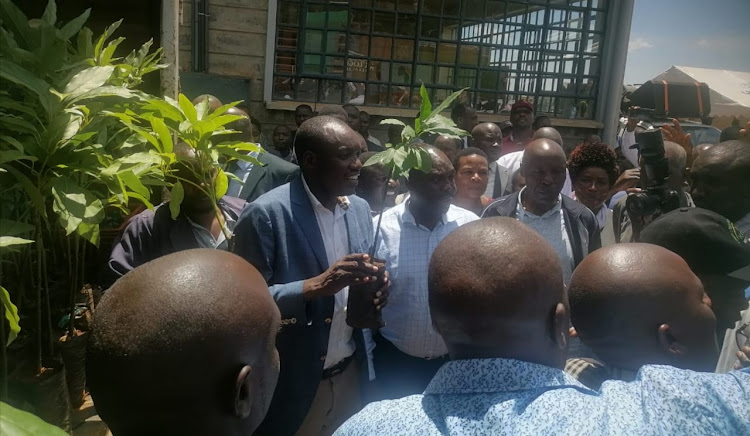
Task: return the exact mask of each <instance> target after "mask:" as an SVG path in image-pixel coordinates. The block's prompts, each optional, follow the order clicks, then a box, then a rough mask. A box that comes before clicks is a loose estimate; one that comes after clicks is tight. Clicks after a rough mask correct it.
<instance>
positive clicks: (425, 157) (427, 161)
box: [417, 147, 432, 174]
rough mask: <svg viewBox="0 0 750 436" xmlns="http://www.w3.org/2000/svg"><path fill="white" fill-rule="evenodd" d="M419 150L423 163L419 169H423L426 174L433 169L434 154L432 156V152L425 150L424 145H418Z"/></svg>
mask: <svg viewBox="0 0 750 436" xmlns="http://www.w3.org/2000/svg"><path fill="white" fill-rule="evenodd" d="M417 152H418V153H419V154H420V156H421V157H422V159H421V162H422V165H421V167H420V168H419V169H420V170H422V172H423V173H425V174H427V173H429V172H430V171H432V156H430V152H429V151H427V150H425V149H424V148H422V147H418V148H417Z"/></svg>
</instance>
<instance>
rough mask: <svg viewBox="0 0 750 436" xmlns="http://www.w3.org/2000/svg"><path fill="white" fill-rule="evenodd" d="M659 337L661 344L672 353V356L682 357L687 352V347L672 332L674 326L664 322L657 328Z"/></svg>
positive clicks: (666, 350)
mask: <svg viewBox="0 0 750 436" xmlns="http://www.w3.org/2000/svg"><path fill="white" fill-rule="evenodd" d="M657 335H658V337H659V346H660V347H661V348H662V350H664V352H666V353H667V354H669V355H670V357H680V356H682V355H683V354H685V353H686V352H687V348H685V346H684V345H682V344H681V343H680V342H679V341H678V340H677V338H675V337H674V335H673V334H672V328H671V327H669V324H662V325H660V326H659V329H658V330H657Z"/></svg>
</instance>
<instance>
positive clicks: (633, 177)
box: [610, 168, 641, 197]
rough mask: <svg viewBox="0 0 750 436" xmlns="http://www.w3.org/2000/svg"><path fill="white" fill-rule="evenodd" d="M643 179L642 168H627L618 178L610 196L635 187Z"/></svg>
mask: <svg viewBox="0 0 750 436" xmlns="http://www.w3.org/2000/svg"><path fill="white" fill-rule="evenodd" d="M640 181H641V169H640V168H631V169H629V170H625V172H623V173H622V174H620V177H618V178H617V181H616V182H615V184H614V186H612V190H611V191H610V197H611V196H612V195H615V194H616V193H618V192H620V191H626V190H628V189H630V188H635V187H636V185H637V184H638V182H640Z"/></svg>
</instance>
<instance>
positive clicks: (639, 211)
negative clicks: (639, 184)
mask: <svg viewBox="0 0 750 436" xmlns="http://www.w3.org/2000/svg"><path fill="white" fill-rule="evenodd" d="M660 203H661V199H660V198H659V197H658V196H656V195H653V194H648V193H645V192H644V193H640V194H633V195H630V196H628V199H627V200H626V202H625V206H626V207H627V209H628V212H630V213H631V214H632V215H635V216H646V215H653V214H654V213H656V211H657V210H658V208H659V204H660Z"/></svg>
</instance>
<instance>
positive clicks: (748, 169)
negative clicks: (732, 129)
mask: <svg viewBox="0 0 750 436" xmlns="http://www.w3.org/2000/svg"><path fill="white" fill-rule="evenodd" d="M690 178H691V180H692V186H691V192H690V193H691V195H692V196H693V200H695V204H696V205H698V207H702V208H704V209H708V210H711V211H713V212H716V213H718V214H719V215H723V216H725V217H726V218H729V219H730V220H732V221H738V220H740V219H742V217H744V216H745V215H747V214H748V213H750V146H749V145H748V144H747V143H745V142H742V141H727V142H722V143H720V144H717V145H714V146H713V147H710V148H708V149H707V150H706V151H704V152H703V153H701V154H700V155H698V158H697V159H696V160H695V162H693V167H692V168H691V170H690Z"/></svg>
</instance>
